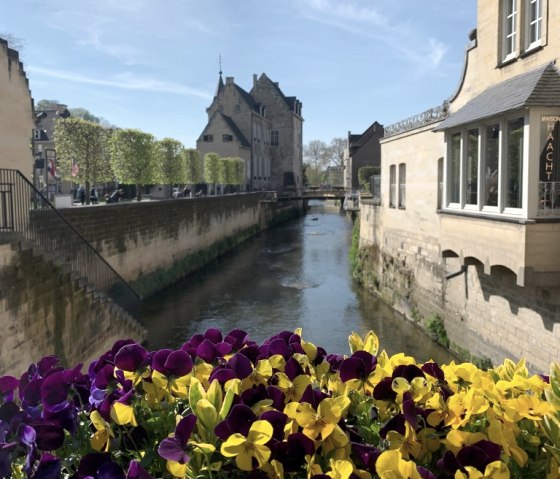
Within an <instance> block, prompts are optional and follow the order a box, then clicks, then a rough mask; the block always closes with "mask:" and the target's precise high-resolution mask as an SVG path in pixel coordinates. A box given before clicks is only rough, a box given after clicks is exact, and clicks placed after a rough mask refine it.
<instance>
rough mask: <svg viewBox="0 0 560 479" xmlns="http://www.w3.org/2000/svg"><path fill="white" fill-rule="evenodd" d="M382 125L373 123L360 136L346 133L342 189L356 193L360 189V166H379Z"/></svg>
mask: <svg viewBox="0 0 560 479" xmlns="http://www.w3.org/2000/svg"><path fill="white" fill-rule="evenodd" d="M381 138H383V125H380V124H379V123H378V122H376V121H374V122H373V123H372V124H371V126H370V127H369V128H368V129H367V130H366V131H364V132H363V133H362V134H360V135H356V134H352V133H351V132H350V131H349V132H348V143H347V150H346V152H345V158H344V187H345V188H346V189H347V190H351V191H357V190H359V188H360V182H359V179H358V170H359V169H360V168H361V167H362V166H377V167H380V166H381V145H380V143H379V140H380V139H381Z"/></svg>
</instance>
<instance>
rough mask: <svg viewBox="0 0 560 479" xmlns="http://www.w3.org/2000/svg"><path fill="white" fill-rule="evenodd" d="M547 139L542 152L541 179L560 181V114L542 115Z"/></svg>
mask: <svg viewBox="0 0 560 479" xmlns="http://www.w3.org/2000/svg"><path fill="white" fill-rule="evenodd" d="M541 121H542V123H543V127H544V130H545V132H546V139H545V142H544V148H543V150H542V152H541V158H540V167H539V181H560V172H559V169H560V164H559V156H560V116H554V115H543V116H542V117H541Z"/></svg>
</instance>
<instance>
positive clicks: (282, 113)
mask: <svg viewBox="0 0 560 479" xmlns="http://www.w3.org/2000/svg"><path fill="white" fill-rule="evenodd" d="M206 112H207V114H208V123H207V124H206V126H205V127H204V130H203V131H202V133H201V135H200V137H199V138H198V140H197V150H198V152H199V154H200V156H201V157H204V155H205V154H207V153H217V154H218V155H220V156H222V157H239V158H242V159H243V160H245V164H246V168H245V169H246V178H247V182H246V185H245V188H246V189H247V190H248V191H254V190H262V189H267V190H277V191H285V190H298V189H300V188H301V185H302V176H303V175H302V156H303V153H302V151H303V148H302V124H303V118H302V117H301V102H300V101H299V100H297V98H296V97H286V96H284V94H283V93H282V91H281V90H280V88H279V86H278V84H277V83H274V82H272V81H270V79H268V77H267V76H266V75H265V74H264V73H263V74H262V75H261V77H260V78H258V79H257V75H254V76H253V88H252V89H251V92H250V93H249V92H247V91H246V90H244V89H243V88H241V87H240V86H239V85H237V84H236V83H235V81H234V79H233V77H226V81H225V82H224V81H223V79H222V74H221V72H220V77H219V80H218V86H217V88H216V94H215V96H214V99H213V101H212V103H211V104H210V106H209V107H208V108H207V110H206Z"/></svg>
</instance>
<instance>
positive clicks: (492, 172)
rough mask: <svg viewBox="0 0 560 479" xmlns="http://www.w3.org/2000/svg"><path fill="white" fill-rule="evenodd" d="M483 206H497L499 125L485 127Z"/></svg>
mask: <svg viewBox="0 0 560 479" xmlns="http://www.w3.org/2000/svg"><path fill="white" fill-rule="evenodd" d="M484 159H485V163H484V166H485V172H486V177H485V186H484V206H498V187H499V179H500V125H499V124H498V123H496V124H494V125H488V126H487V127H486V148H485V149H484Z"/></svg>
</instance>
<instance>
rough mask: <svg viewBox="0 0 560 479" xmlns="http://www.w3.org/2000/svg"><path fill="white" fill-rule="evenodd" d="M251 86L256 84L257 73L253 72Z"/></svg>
mask: <svg viewBox="0 0 560 479" xmlns="http://www.w3.org/2000/svg"><path fill="white" fill-rule="evenodd" d="M253 86H257V74H256V73H253Z"/></svg>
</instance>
